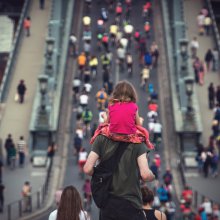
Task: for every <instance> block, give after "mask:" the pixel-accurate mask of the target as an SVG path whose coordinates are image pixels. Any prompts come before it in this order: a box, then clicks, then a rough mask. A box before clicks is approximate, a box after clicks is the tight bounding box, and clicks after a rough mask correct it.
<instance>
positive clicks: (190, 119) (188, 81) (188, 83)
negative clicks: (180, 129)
mask: <svg viewBox="0 0 220 220" xmlns="http://www.w3.org/2000/svg"><path fill="white" fill-rule="evenodd" d="M184 82H185V90H186V95H187V110H186V113H185V120H184V124H185V129H187V130H193V129H195V117H194V116H195V115H194V113H195V111H194V108H193V103H192V95H193V85H194V79H193V77H190V76H188V77H185V79H184Z"/></svg>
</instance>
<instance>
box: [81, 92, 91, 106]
mask: <svg viewBox="0 0 220 220" xmlns="http://www.w3.org/2000/svg"><path fill="white" fill-rule="evenodd" d="M88 101H89V96H88V95H86V94H82V95H81V96H80V97H79V103H80V104H82V105H83V104H84V105H87V104H88Z"/></svg>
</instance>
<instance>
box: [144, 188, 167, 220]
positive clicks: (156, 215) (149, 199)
mask: <svg viewBox="0 0 220 220" xmlns="http://www.w3.org/2000/svg"><path fill="white" fill-rule="evenodd" d="M141 193H142V201H143V210H144V212H145V215H146V219H151V220H166V219H167V217H166V215H165V214H164V213H163V212H161V211H159V210H156V209H154V208H152V205H153V202H154V193H153V191H152V190H150V189H149V188H148V187H147V186H144V187H142V188H141Z"/></svg>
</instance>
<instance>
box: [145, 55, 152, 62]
mask: <svg viewBox="0 0 220 220" xmlns="http://www.w3.org/2000/svg"><path fill="white" fill-rule="evenodd" d="M144 61H145V64H146V65H151V64H152V57H151V55H150V54H146V55H145V56H144Z"/></svg>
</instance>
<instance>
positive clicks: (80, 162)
mask: <svg viewBox="0 0 220 220" xmlns="http://www.w3.org/2000/svg"><path fill="white" fill-rule="evenodd" d="M87 157H88V153H87V152H86V149H85V148H84V147H81V149H80V151H79V159H78V166H79V174H80V175H82V174H83V167H84V165H85V163H86V160H87Z"/></svg>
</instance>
